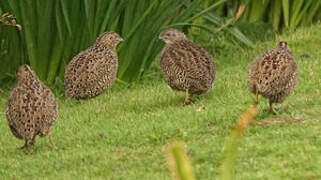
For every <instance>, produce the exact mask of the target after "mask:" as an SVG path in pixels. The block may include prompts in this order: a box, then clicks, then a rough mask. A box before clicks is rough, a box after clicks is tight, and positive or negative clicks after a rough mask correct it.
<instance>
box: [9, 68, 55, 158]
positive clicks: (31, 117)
mask: <svg viewBox="0 0 321 180" xmlns="http://www.w3.org/2000/svg"><path fill="white" fill-rule="evenodd" d="M57 115H58V104H57V101H56V99H55V96H54V95H53V93H52V92H51V90H50V89H49V88H48V87H46V86H45V85H44V84H43V83H42V82H40V80H39V79H38V77H37V76H36V74H35V73H34V72H33V71H32V70H31V68H30V67H29V66H28V65H23V66H21V67H20V68H19V71H18V86H17V87H16V88H15V89H14V90H13V92H12V95H11V97H10V98H9V99H8V102H7V109H6V116H7V119H8V123H9V127H10V129H11V132H12V133H13V134H14V135H15V136H16V137H17V138H19V139H23V140H25V145H24V146H23V147H22V148H26V149H27V150H28V151H29V152H31V151H32V150H33V149H34V144H35V138H36V136H37V135H39V136H41V137H43V136H47V135H49V133H50V131H51V129H52V127H53V125H54V124H55V122H56V118H57Z"/></svg>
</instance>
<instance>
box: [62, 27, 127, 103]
mask: <svg viewBox="0 0 321 180" xmlns="http://www.w3.org/2000/svg"><path fill="white" fill-rule="evenodd" d="M120 41H122V39H121V38H120V37H119V35H118V34H117V33H115V32H106V33H104V34H102V35H101V36H100V37H98V38H97V40H96V43H95V44H94V45H93V46H91V47H89V48H88V49H86V50H85V51H82V52H81V53H79V54H78V55H77V56H75V57H74V58H73V59H72V61H70V63H69V64H68V66H67V68H66V71H65V89H66V96H67V97H71V98H74V99H87V98H92V97H95V96H97V95H99V94H101V93H103V92H104V91H105V90H107V89H108V88H110V87H111V86H112V85H113V83H114V81H115V80H116V75H117V69H118V57H117V53H116V46H117V44H118V43H119V42H120Z"/></svg>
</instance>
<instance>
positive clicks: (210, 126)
mask: <svg viewBox="0 0 321 180" xmlns="http://www.w3.org/2000/svg"><path fill="white" fill-rule="evenodd" d="M320 37H321V25H320V24H319V25H315V26H313V27H310V28H303V29H299V30H297V31H296V32H294V33H285V34H284V35H282V36H280V37H279V39H280V40H286V41H288V43H289V44H290V46H291V48H292V51H293V53H294V56H295V58H296V62H297V64H298V68H299V82H298V85H297V87H296V89H295V91H294V93H293V94H291V95H290V96H289V97H288V98H287V99H286V101H285V102H284V103H283V104H281V105H278V106H276V107H277V110H278V114H277V115H271V114H269V113H268V112H267V109H268V101H267V100H266V99H263V98H260V112H259V114H258V115H257V116H256V118H255V119H256V120H257V121H262V120H265V119H271V121H273V119H274V118H287V119H289V120H290V121H295V120H297V119H301V120H304V122H305V123H294V124H290V123H288V124H272V125H268V126H250V127H249V128H248V129H247V130H246V132H245V134H244V137H243V142H242V144H241V146H240V147H239V151H238V152H239V154H238V160H237V164H236V176H235V177H236V178H237V179H320V178H321V166H320V164H321V156H320V154H321V139H320V137H321V123H320V120H321V118H320V117H321V98H320V97H321V88H320V86H321V68H320V67H321V51H320V49H321V40H320ZM277 39H278V38H277ZM276 44H277V40H271V41H268V42H259V43H257V44H256V48H255V49H248V50H242V49H239V48H238V49H229V50H226V51H225V53H222V54H221V55H220V56H215V55H214V57H216V62H217V78H216V80H215V85H214V88H213V90H212V91H211V92H210V93H209V94H206V95H202V96H199V97H194V100H195V103H194V104H193V105H191V106H183V101H184V93H179V92H174V91H172V90H171V89H170V88H168V86H167V85H166V84H165V82H164V81H163V80H162V78H160V77H161V76H160V73H159V72H156V73H155V72H153V73H152V72H150V75H149V76H147V77H145V79H144V80H143V81H142V82H141V83H140V84H137V85H135V86H134V87H131V88H124V87H122V86H116V87H114V88H112V90H110V91H108V92H107V93H105V94H103V95H101V96H99V97H97V98H95V99H92V100H88V101H73V100H65V99H63V98H60V99H59V118H58V120H57V123H56V125H55V127H54V128H53V131H52V137H53V140H54V141H55V143H56V145H57V146H58V148H59V149H58V150H54V149H52V148H51V147H50V144H49V141H48V138H37V142H36V147H37V149H36V151H35V152H34V154H32V155H25V154H24V153H23V152H22V151H20V150H18V149H17V147H20V146H22V145H23V141H21V140H18V139H16V138H15V137H14V136H13V135H12V133H11V132H10V130H9V128H8V125H7V120H6V118H5V114H4V110H5V102H6V99H7V96H8V94H9V93H8V92H2V96H1V101H0V103H1V106H0V107H1V112H2V113H1V114H0V133H1V136H0V144H1V147H0V179H43V178H46V179H171V174H170V171H169V170H168V166H167V163H166V157H165V145H166V144H168V143H169V142H172V141H174V140H179V141H184V142H185V143H186V145H187V149H188V155H189V157H190V159H191V161H192V165H193V167H194V171H195V175H196V178H197V179H215V178H217V177H219V172H220V165H221V162H222V160H223V151H224V146H225V145H226V143H227V141H226V140H227V139H228V137H229V134H230V128H229V127H230V126H232V125H234V124H235V122H236V120H237V119H238V117H239V115H240V114H241V113H242V112H243V111H244V110H246V109H247V108H248V107H249V106H250V105H251V104H252V103H253V101H254V96H253V95H252V94H250V92H249V91H248V89H247V68H248V66H249V64H250V63H251V61H252V60H253V58H255V57H256V56H257V55H258V54H259V53H261V52H262V51H263V50H265V49H270V48H274V47H275V46H276ZM304 53H307V54H309V55H310V56H311V58H308V59H304V60H301V59H300V58H299V56H300V55H301V54H304ZM151 70H154V69H151Z"/></svg>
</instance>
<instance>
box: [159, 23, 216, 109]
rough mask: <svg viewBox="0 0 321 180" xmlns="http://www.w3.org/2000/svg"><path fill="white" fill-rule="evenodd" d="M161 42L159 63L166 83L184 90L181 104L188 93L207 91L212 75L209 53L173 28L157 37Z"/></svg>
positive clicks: (188, 102)
mask: <svg viewBox="0 0 321 180" xmlns="http://www.w3.org/2000/svg"><path fill="white" fill-rule="evenodd" d="M159 38H160V39H162V40H163V41H164V42H165V47H164V49H163V51H162V53H161V60H160V65H161V68H162V71H163V76H164V78H165V81H166V82H167V84H168V85H169V86H170V87H171V88H172V89H173V90H178V91H185V92H186V95H185V104H186V105H187V104H190V102H191V100H190V94H203V93H207V92H208V91H209V90H210V89H211V88H212V85H213V82H214V79H215V62H214V61H213V60H212V58H211V56H210V54H209V53H208V52H207V51H205V50H204V49H203V48H201V47H199V46H198V45H196V44H195V43H193V42H192V41H190V40H188V39H187V37H186V36H185V34H184V33H183V32H181V31H179V30H176V29H168V30H166V31H165V32H164V33H163V34H162V35H161V36H160V37H159Z"/></svg>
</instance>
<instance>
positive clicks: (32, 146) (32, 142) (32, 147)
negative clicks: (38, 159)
mask: <svg viewBox="0 0 321 180" xmlns="http://www.w3.org/2000/svg"><path fill="white" fill-rule="evenodd" d="M26 143H27V144H26V151H25V153H26V154H31V153H33V151H34V150H35V137H33V138H32V139H31V140H27V142H26Z"/></svg>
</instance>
